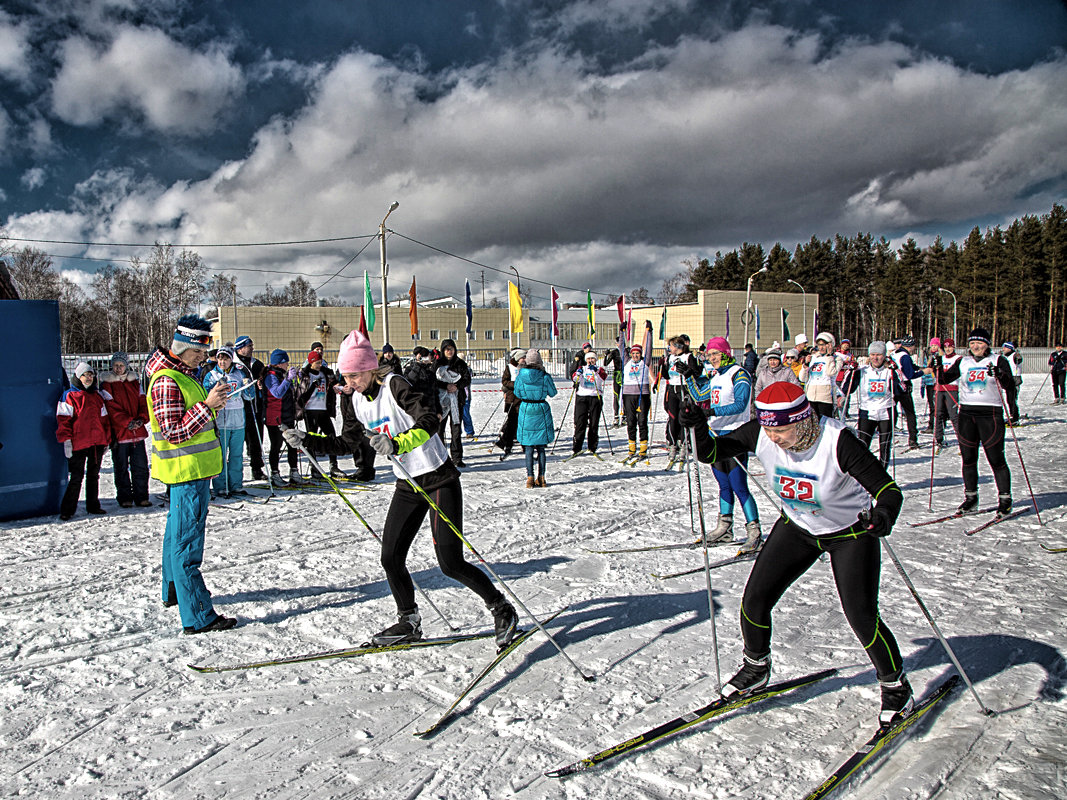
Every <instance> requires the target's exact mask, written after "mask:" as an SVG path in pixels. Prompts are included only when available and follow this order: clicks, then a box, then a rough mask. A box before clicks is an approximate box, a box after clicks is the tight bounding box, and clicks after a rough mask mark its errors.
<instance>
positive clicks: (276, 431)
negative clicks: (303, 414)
mask: <svg viewBox="0 0 1067 800" xmlns="http://www.w3.org/2000/svg"><path fill="white" fill-rule="evenodd" d="M267 436H268V437H269V438H270V454H269V455H268V461H270V471H271V473H272V474H273V473H276V472H277V471H278V464H279V463H280V462H281V458H282V445H283V444H284V445H285V450H286V456H285V457H286V460H287V461H288V462H289V469H291V470H292V471H293V472H296V471H297V469H298V467H297V463H298V462H297V460H296V450H294V449H293V448H291V447H290V446H289V445H287V444H285V439H283V438H282V429H281V427H279V426H278V425H268V426H267Z"/></svg>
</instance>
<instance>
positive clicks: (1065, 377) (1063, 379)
mask: <svg viewBox="0 0 1067 800" xmlns="http://www.w3.org/2000/svg"><path fill="white" fill-rule="evenodd" d="M1065 384H1067V372H1053V373H1052V399H1053V400H1062V399H1063V397H1064V395H1063V392H1064V389H1065V388H1067V386H1065Z"/></svg>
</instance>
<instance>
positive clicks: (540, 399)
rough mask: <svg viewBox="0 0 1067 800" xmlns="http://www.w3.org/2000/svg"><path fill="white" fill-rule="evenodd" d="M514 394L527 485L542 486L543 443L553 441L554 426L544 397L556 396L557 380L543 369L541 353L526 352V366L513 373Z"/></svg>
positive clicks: (543, 476) (543, 482)
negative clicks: (535, 466) (535, 461)
mask: <svg viewBox="0 0 1067 800" xmlns="http://www.w3.org/2000/svg"><path fill="white" fill-rule="evenodd" d="M514 391H515V397H516V399H518V400H521V401H522V402H520V403H519V424H518V434H517V436H516V438H517V439H518V441H519V444H521V445H522V449H523V450H524V451H525V453H526V488H527V489H532V488H533V487H534V486H544V485H545V445H546V444H548V443H549V442H551V441H552V439H553V438H554V435H555V432H556V426H555V425H554V424H553V423H552V409H551V408H549V407H548V402H547V398H549V397H555V396H556V382H555V381H554V380H552V376H550V375H549V374H548V373H546V372H545V365H544V362H542V361H541V354H540V353H539V352H537V351H536V350H530V351H528V352H527V353H526V366H524V367H523V368H522V369H520V370H519V371H518V374H517V375H516V376H515V390H514ZM535 457H536V458H537V478H536V480H535V479H534V470H533V465H534V458H535Z"/></svg>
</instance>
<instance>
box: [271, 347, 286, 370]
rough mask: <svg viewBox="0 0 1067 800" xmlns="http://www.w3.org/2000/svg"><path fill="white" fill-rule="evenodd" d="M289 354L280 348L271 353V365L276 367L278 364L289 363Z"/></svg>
mask: <svg viewBox="0 0 1067 800" xmlns="http://www.w3.org/2000/svg"><path fill="white" fill-rule="evenodd" d="M288 361H289V354H288V353H287V352H285V351H284V350H282V349H281V348H280V347H279V348H278V349H276V350H271V351H270V365H271V366H272V367H273V366H276V365H277V364H284V363H288Z"/></svg>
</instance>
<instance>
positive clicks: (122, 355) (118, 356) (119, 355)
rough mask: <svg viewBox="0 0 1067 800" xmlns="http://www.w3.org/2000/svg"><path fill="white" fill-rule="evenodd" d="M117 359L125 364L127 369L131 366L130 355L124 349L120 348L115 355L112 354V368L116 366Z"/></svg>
mask: <svg viewBox="0 0 1067 800" xmlns="http://www.w3.org/2000/svg"><path fill="white" fill-rule="evenodd" d="M116 361H121V362H122V363H123V364H125V365H126V369H129V368H130V357H129V356H128V355H127V354H126V353H124V352H123V351H122V350H119V351H118V352H117V353H115V355H113V356H111V366H112V368H114V366H115V362H116Z"/></svg>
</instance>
